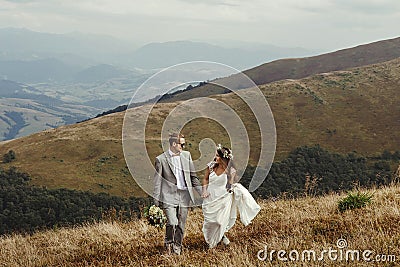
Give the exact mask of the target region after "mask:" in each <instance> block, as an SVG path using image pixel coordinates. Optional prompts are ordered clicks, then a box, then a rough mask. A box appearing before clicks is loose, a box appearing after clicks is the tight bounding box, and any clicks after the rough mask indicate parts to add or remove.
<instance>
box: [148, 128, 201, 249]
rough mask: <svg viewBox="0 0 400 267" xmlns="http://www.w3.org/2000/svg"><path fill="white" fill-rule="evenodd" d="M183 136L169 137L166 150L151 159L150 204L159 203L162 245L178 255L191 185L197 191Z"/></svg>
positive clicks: (196, 179) (190, 199) (196, 182)
mask: <svg viewBox="0 0 400 267" xmlns="http://www.w3.org/2000/svg"><path fill="white" fill-rule="evenodd" d="M184 147H185V138H184V136H183V135H182V134H180V133H173V134H171V135H170V137H169V149H168V151H165V152H164V153H162V154H161V155H159V156H157V157H156V160H155V170H156V172H155V174H154V193H153V198H154V204H155V205H157V206H159V205H160V203H162V205H163V208H164V212H165V214H166V216H167V225H166V233H165V248H166V250H167V253H168V254H171V253H172V252H173V253H175V254H177V255H180V254H181V250H182V239H183V235H184V232H185V224H186V218H187V214H188V207H189V205H190V201H192V202H193V203H195V198H194V193H193V188H195V189H196V191H197V192H198V193H199V194H201V184H200V181H199V179H198V178H197V176H196V172H195V169H194V165H193V161H192V156H191V155H190V152H188V151H183V148H184Z"/></svg>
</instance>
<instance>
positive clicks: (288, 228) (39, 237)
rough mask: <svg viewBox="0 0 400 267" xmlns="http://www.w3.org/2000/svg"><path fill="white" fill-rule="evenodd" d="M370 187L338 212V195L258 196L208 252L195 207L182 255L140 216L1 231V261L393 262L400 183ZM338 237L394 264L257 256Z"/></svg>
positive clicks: (398, 239) (317, 246) (398, 244)
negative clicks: (223, 241) (365, 198)
mask: <svg viewBox="0 0 400 267" xmlns="http://www.w3.org/2000/svg"><path fill="white" fill-rule="evenodd" d="M369 192H374V202H373V203H372V204H371V205H369V206H367V207H365V208H363V209H359V210H354V211H348V212H345V213H343V214H341V213H338V212H337V211H336V208H337V201H338V200H339V199H340V198H342V197H343V196H344V195H335V194H332V195H327V196H323V197H315V198H313V197H305V198H300V199H295V200H293V199H286V200H278V201H276V202H272V201H266V200H262V201H259V203H260V205H261V207H262V210H261V212H260V214H259V215H258V216H257V217H256V218H255V220H254V221H253V223H252V224H251V225H249V226H248V227H244V226H243V225H242V224H241V223H240V222H238V223H237V224H236V225H235V226H234V227H233V229H231V231H229V233H228V237H229V238H230V239H231V241H232V242H231V244H230V245H229V246H228V247H223V246H222V245H219V246H218V247H217V248H215V249H211V250H209V249H208V248H207V246H206V244H205V242H204V239H203V235H202V232H201V227H202V219H203V216H202V213H201V210H200V209H194V210H193V211H191V212H190V214H189V219H188V223H187V232H186V236H185V239H184V245H185V247H184V250H183V254H182V255H181V256H165V255H163V235H164V231H158V230H156V229H155V228H153V227H151V226H148V225H147V224H146V223H145V222H144V221H143V220H133V221H131V222H129V223H122V222H116V221H114V222H112V221H110V222H99V223H95V224H91V225H86V226H80V227H73V228H62V229H56V230H49V231H44V232H38V233H35V234H32V235H27V236H22V235H12V236H5V237H1V238H0V266H396V265H397V262H399V261H400V231H399V230H400V224H399V218H400V185H392V186H390V187H385V188H382V189H376V190H369ZM339 238H344V239H346V241H347V242H348V247H347V248H346V249H351V250H360V251H364V250H367V249H368V250H371V251H373V253H374V254H373V257H375V256H376V255H377V254H385V255H395V256H396V262H391V263H388V262H386V263H378V262H374V263H366V262H364V261H362V260H360V261H349V262H346V261H344V260H343V261H332V260H329V258H328V256H327V255H325V262H320V261H318V260H317V261H315V262H314V261H311V262H310V261H306V262H302V261H301V260H299V261H294V262H283V261H280V260H278V259H277V255H276V253H275V254H274V256H273V258H274V260H273V261H272V262H271V261H269V259H267V260H266V261H260V260H259V259H258V258H257V252H258V251H259V250H262V249H264V246H265V245H266V246H267V247H268V252H270V251H271V250H277V251H278V250H285V251H286V252H287V253H289V252H290V251H291V250H297V251H299V252H300V253H301V252H302V251H303V250H315V251H316V252H317V253H320V252H321V251H322V250H323V249H329V247H331V248H332V249H337V247H336V241H337V240H338V239H339ZM343 251H345V249H343ZM318 255H319V254H317V257H318ZM286 256H287V255H286ZM371 258H372V256H371Z"/></svg>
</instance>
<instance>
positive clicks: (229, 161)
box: [217, 145, 236, 180]
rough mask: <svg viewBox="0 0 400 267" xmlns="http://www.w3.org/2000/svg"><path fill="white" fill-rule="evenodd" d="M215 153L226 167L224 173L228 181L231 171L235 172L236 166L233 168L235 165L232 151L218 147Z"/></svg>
mask: <svg viewBox="0 0 400 267" xmlns="http://www.w3.org/2000/svg"><path fill="white" fill-rule="evenodd" d="M217 153H218V155H219V157H220V158H221V159H222V161H223V162H224V163H225V164H226V166H227V168H226V172H227V176H228V180H230V178H231V175H232V171H234V172H236V166H235V163H234V162H233V155H232V151H231V150H230V149H229V148H227V147H221V145H218V147H217Z"/></svg>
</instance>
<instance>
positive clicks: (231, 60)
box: [126, 41, 312, 69]
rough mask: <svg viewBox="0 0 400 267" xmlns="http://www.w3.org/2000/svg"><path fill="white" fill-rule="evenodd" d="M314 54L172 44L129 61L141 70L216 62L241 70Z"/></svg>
mask: <svg viewBox="0 0 400 267" xmlns="http://www.w3.org/2000/svg"><path fill="white" fill-rule="evenodd" d="M310 54H312V52H311V51H309V50H306V49H302V48H281V47H274V46H271V45H265V47H263V48H260V47H258V48H251V47H248V48H226V47H222V46H218V45H213V44H209V43H204V42H192V41H171V42H164V43H150V44H147V45H144V46H143V47H141V48H139V49H137V50H136V51H135V52H133V53H132V54H131V55H129V56H127V57H126V58H127V59H128V60H129V61H130V62H131V63H129V65H135V66H137V67H140V68H165V67H169V66H171V65H175V64H178V63H184V62H190V61H214V62H219V63H223V64H227V65H230V66H232V67H235V68H237V69H243V68H249V67H251V66H255V65H258V64H261V63H263V62H267V61H270V60H273V59H277V58H284V57H294V56H297V57H299V56H306V55H310Z"/></svg>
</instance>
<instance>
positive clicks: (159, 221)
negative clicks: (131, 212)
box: [143, 205, 167, 228]
mask: <svg viewBox="0 0 400 267" xmlns="http://www.w3.org/2000/svg"><path fill="white" fill-rule="evenodd" d="M143 216H144V217H145V218H146V219H147V222H148V223H149V224H150V225H152V226H155V227H158V228H163V227H164V225H165V223H166V222H167V217H165V215H164V212H163V210H162V209H160V208H159V207H157V206H156V205H153V206H148V207H146V208H144V211H143Z"/></svg>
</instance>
